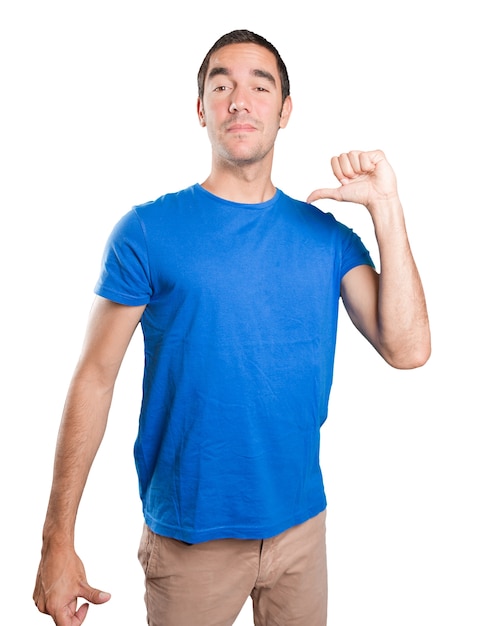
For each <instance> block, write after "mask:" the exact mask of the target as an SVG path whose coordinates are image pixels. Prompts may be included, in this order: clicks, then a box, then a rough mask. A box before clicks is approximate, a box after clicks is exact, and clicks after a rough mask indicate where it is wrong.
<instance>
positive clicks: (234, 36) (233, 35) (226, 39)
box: [197, 30, 290, 102]
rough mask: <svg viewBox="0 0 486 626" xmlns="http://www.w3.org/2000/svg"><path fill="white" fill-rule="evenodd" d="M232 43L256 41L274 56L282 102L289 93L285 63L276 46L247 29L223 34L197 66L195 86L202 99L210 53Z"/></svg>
mask: <svg viewBox="0 0 486 626" xmlns="http://www.w3.org/2000/svg"><path fill="white" fill-rule="evenodd" d="M233 43H256V44H257V45H258V46H262V47H263V48H266V49H267V50H270V52H271V53H272V54H273V55H274V56H275V59H276V60H277V68H278V72H279V75H280V82H281V84H282V102H284V100H285V98H286V97H287V96H288V95H290V82H289V75H288V73H287V68H286V67H285V63H284V62H283V60H282V57H281V56H280V54H279V52H278V50H277V48H275V46H273V45H272V44H271V43H270V42H269V41H267V40H266V39H265V38H264V37H262V36H261V35H257V34H256V33H252V32H251V31H249V30H233V31H231V32H230V33H227V34H226V35H223V36H222V37H220V38H219V39H218V41H216V43H215V44H214V45H213V46H212V48H211V49H210V50H209V52H208V53H207V54H206V56H205V58H204V61H203V62H202V65H201V67H200V68H199V72H198V74H197V87H198V94H199V97H200V98H201V100H202V97H203V95H204V82H205V80H206V75H207V73H208V67H209V60H210V58H211V55H212V54H214V53H215V52H216V51H217V50H219V49H220V48H223V47H224V46H228V45H230V44H233Z"/></svg>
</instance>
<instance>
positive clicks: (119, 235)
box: [94, 210, 152, 306]
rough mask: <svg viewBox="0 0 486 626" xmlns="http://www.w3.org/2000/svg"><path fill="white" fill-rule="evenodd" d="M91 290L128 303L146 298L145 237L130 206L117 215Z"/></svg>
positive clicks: (148, 283)
mask: <svg viewBox="0 0 486 626" xmlns="http://www.w3.org/2000/svg"><path fill="white" fill-rule="evenodd" d="M94 291H95V293H96V294H98V295H99V296H102V297H103V298H107V299H108V300H112V301H113V302H117V303H119V304H126V305H129V306H139V305H142V304H148V302H149V301H150V298H151V295H152V286H151V280H150V271H149V260H148V254H147V245H146V239H145V236H144V232H143V228H142V225H141V223H140V220H139V218H138V215H137V214H136V212H135V211H134V210H132V211H130V212H129V213H127V214H126V215H125V216H124V217H122V218H121V220H120V221H119V222H118V223H117V224H116V226H115V227H114V229H113V231H112V232H111V235H110V236H109V238H108V241H107V243H106V246H105V250H104V253H103V258H102V263H101V272H100V276H99V278H98V281H97V283H96V285H95V289H94Z"/></svg>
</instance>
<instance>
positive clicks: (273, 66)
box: [206, 43, 279, 83]
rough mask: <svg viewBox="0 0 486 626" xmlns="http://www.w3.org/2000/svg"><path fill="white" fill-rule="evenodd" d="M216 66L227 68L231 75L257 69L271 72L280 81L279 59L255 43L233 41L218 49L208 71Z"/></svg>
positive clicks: (210, 61)
mask: <svg viewBox="0 0 486 626" xmlns="http://www.w3.org/2000/svg"><path fill="white" fill-rule="evenodd" d="M215 68H222V69H225V70H226V72H225V73H228V74H229V75H232V74H235V75H236V74H238V73H245V72H246V73H250V74H251V73H254V72H255V70H263V71H266V72H269V73H270V74H271V75H272V76H273V78H274V79H275V82H276V83H277V82H279V74H278V67H277V60H276V58H275V56H274V54H273V53H272V52H270V50H267V48H264V47H263V46H259V45H258V44H255V43H233V44H229V45H227V46H223V47H222V48H220V49H219V50H216V51H215V52H214V53H213V54H212V55H211V57H210V59H209V66H208V73H207V75H206V78H209V77H210V75H211V70H214V69H215Z"/></svg>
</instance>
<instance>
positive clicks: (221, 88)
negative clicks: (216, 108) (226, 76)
mask: <svg viewBox="0 0 486 626" xmlns="http://www.w3.org/2000/svg"><path fill="white" fill-rule="evenodd" d="M228 89H229V87H228V85H219V86H218V87H216V88H215V90H214V91H227V90H228Z"/></svg>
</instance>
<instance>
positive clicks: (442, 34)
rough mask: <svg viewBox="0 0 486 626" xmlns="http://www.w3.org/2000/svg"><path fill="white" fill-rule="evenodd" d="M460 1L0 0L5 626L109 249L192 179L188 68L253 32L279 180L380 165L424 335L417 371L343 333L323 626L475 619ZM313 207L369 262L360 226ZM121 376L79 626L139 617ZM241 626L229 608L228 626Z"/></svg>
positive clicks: (481, 133)
mask: <svg viewBox="0 0 486 626" xmlns="http://www.w3.org/2000/svg"><path fill="white" fill-rule="evenodd" d="M479 6H480V3H477V2H473V1H472V0H465V1H463V2H460V3H457V2H455V3H453V2H450V1H447V0H445V1H444V2H438V1H435V0H434V1H432V0H421V1H418V0H409V2H403V3H400V4H399V3H395V2H387V1H386V0H369V1H368V2H362V1H361V0H349V1H347V2H333V3H328V2H323V3H317V2H312V1H310V0H301V1H300V2H298V3H295V4H288V6H287V8H285V7H284V5H283V4H281V3H278V4H276V3H275V4H273V3H263V2H262V1H261V0H258V1H255V0H247V2H244V3H236V4H235V3H227V2H224V3H223V2H205V3H197V4H196V3H191V4H185V3H183V2H180V3H167V2H162V1H158V2H156V1H154V0H153V1H146V0H137V2H128V1H123V0H119V1H117V2H115V1H114V0H113V1H105V0H97V1H93V0H85V1H84V2H82V3H81V2H70V1H68V0H64V1H57V2H56V1H55V0H44V1H43V2H34V1H30V2H28V1H24V2H22V1H21V0H18V1H16V2H13V1H10V2H5V3H2V8H1V14H0V46H1V49H0V54H1V59H2V65H1V87H2V96H1V99H0V106H1V118H0V122H1V139H0V151H1V152H0V158H1V171H0V177H1V187H0V194H1V198H0V202H1V203H0V207H1V230H0V233H1V246H0V254H1V259H0V261H1V272H2V275H1V283H0V284H1V298H2V307H1V314H2V320H1V322H2V343H1V350H0V359H1V365H2V393H1V396H0V402H1V422H0V442H1V450H2V453H1V457H0V463H1V471H0V480H1V494H2V532H1V535H0V541H1V543H0V573H1V589H2V600H3V601H2V614H3V615H4V616H5V615H6V614H10V615H11V617H10V618H9V619H8V620H7V621H8V622H9V623H15V624H21V625H22V626H23V625H26V624H29V625H34V624H48V623H50V619H49V618H47V617H46V616H42V615H40V614H39V613H37V610H36V609H35V606H34V604H33V602H32V600H31V595H32V590H33V586H34V579H35V574H36V569H37V564H38V558H39V550H40V536H41V528H42V523H43V518H44V514H45V506H46V503H47V498H48V493H49V488H50V480H51V468H52V459H53V453H54V445H55V438H56V434H57V428H58V424H59V418H60V414H61V410H62V405H63V402H64V396H65V392H66V388H67V385H68V382H69V379H70V376H71V372H72V370H73V367H74V365H75V362H76V359H77V356H78V353H79V349H80V344H81V341H82V337H83V334H84V328H85V321H86V317H87V314H88V311H89V308H90V305H91V301H92V298H93V293H92V289H93V286H94V283H95V281H96V278H97V274H98V269H99V263H100V258H101V252H102V248H103V246H104V242H105V240H106V237H107V235H108V233H109V231H110V230H111V227H112V225H113V224H114V222H115V221H116V220H117V219H118V218H119V217H120V216H121V215H122V214H123V213H125V212H126V211H127V210H129V208H130V207H131V206H132V205H133V204H136V203H141V202H144V201H147V200H150V199H154V198H156V197H158V196H159V195H161V194H162V193H165V192H167V191H175V190H177V189H179V188H182V187H185V186H187V185H190V184H192V183H194V182H196V181H199V182H201V181H202V180H204V178H205V177H206V175H207V174H208V172H209V164H210V159H209V155H210V153H209V144H208V141H207V137H206V133H205V131H204V130H202V129H201V128H200V127H199V124H198V122H197V117H196V95H197V93H196V79H195V77H196V73H197V70H198V68H199V65H200V63H201V61H202V58H203V57H204V55H205V53H206V51H207V50H208V49H209V47H210V46H211V45H212V43H213V42H214V41H215V40H216V39H217V38H218V37H219V36H220V35H221V34H223V33H224V32H227V31H229V30H232V29H234V28H249V29H251V30H254V31H256V32H258V33H260V34H262V35H264V36H265V37H267V38H268V39H269V40H270V41H272V43H274V44H275V45H276V47H277V48H278V49H279V51H280V52H281V54H282V56H283V58H284V60H285V62H286V63H287V66H288V70H289V73H290V78H291V90H292V95H293V101H294V112H293V116H292V119H291V121H290V124H289V126H288V128H287V129H285V130H284V131H282V132H281V134H280V136H279V139H278V142H277V156H276V159H275V168H274V182H275V184H276V185H277V186H279V187H281V188H283V189H284V191H286V192H287V193H289V194H290V195H293V196H295V197H298V198H301V199H305V198H306V197H307V195H308V193H309V192H310V191H312V190H313V189H315V188H316V187H322V186H330V185H334V180H333V177H332V173H331V170H330V166H329V160H330V158H331V156H332V155H333V154H338V153H340V152H343V151H348V150H351V149H355V148H358V149H373V148H376V147H378V148H381V149H383V150H384V151H385V153H386V154H387V156H388V158H389V159H390V161H391V163H392V165H393V166H394V169H395V171H396V173H397V176H398V180H399V188H400V192H401V196H402V201H403V204H404V206H405V210H406V216H407V224H408V229H409V234H410V239H411V243H412V247H413V250H414V253H415V257H416V260H417V263H418V265H419V268H420V271H421V275H422V278H423V282H424V285H425V289H426V292H427V298H428V306H429V312H430V318H431V325H432V332H433V356H432V358H431V360H430V361H429V363H428V364H427V365H426V366H425V367H424V368H421V369H419V370H415V371H409V372H402V371H396V370H393V369H391V368H389V367H388V366H387V365H385V364H384V362H382V361H381V360H380V358H379V357H378V356H377V355H376V354H375V353H374V351H373V350H372V348H371V347H370V346H368V344H367V343H366V342H365V341H364V340H363V339H362V337H361V336H360V335H359V334H358V333H357V332H356V331H355V330H354V328H352V327H351V325H350V323H349V322H348V320H347V318H346V317H345V316H344V315H343V316H342V318H341V325H340V330H339V338H338V354H337V359H336V372H335V384H334V388H333V393H332V399H331V405H330V416H329V419H328V422H327V423H326V425H325V426H324V428H323V432H322V435H323V445H322V466H323V472H324V476H325V482H326V486H327V492H328V498H329V511H328V551H329V576H330V604H329V625H330V626H350V625H352V624H370V625H371V624H372V625H373V626H390V625H391V624H393V626H402V625H403V626H405V625H406V626H410V625H411V624H413V625H414V626H435V625H440V626H453V625H454V626H457V625H458V624H460V625H461V626H463V625H464V626H484V625H485V624H486V605H485V602H484V598H485V582H486V580H485V567H484V563H485V562H486V547H485V539H484V534H485V533H484V529H485V527H486V515H485V511H484V493H485V487H484V483H485V477H486V466H485V459H484V447H485V446H484V435H483V426H484V418H485V417H486V415H485V413H486V411H485V404H484V398H483V393H482V392H483V389H482V388H483V387H484V380H485V371H484V351H485V336H484V286H485V281H484V244H483V233H482V224H483V220H484V208H485V202H484V195H485V186H484V176H485V159H484V146H485V127H484V117H485V114H484V112H485V110H486V102H485V100H484V95H483V86H484V58H485V49H484V48H485V46H484V30H483V26H482V18H481V17H480V15H479ZM169 7H170V8H169ZM322 204H323V206H321V208H324V209H325V210H331V211H333V212H334V213H335V214H336V216H337V217H338V218H339V219H341V220H342V221H344V222H345V223H347V224H349V225H350V226H352V227H353V228H355V230H357V231H358V233H359V234H360V235H361V236H362V238H363V239H364V241H365V243H366V244H367V245H368V247H369V248H370V249H371V251H372V253H373V254H374V256H375V257H376V249H375V244H374V239H373V233H372V231H371V225H370V220H369V217H368V215H367V214H366V211H365V209H363V208H362V207H356V206H353V205H346V206H342V205H339V206H337V205H335V204H334V203H331V201H327V204H325V203H322ZM141 366H142V353H141V342H140V336H139V334H137V336H136V338H135V339H134V342H133V344H132V345H131V347H130V350H129V354H128V355H127V358H126V361H125V363H124V365H123V368H122V371H121V373H120V378H119V381H118V384H117V389H116V395H115V400H114V404H113V409H112V413H111V418H110V423H109V427H108V431H107V434H106V437H105V440H104V442H103V444H102V448H101V450H100V453H99V455H98V457H97V459H96V462H95V465H94V467H93V470H92V473H91V475H90V479H89V482H88V485H87V489H86V492H85V497H84V499H83V502H82V506H81V510H80V514H79V523H78V531H77V547H78V551H79V553H80V555H81V556H82V558H83V560H84V562H85V565H86V568H87V572H88V579H89V581H90V582H91V584H93V585H95V586H98V587H100V588H102V589H106V590H107V591H110V592H111V593H112V594H113V597H112V600H111V601H110V602H109V603H108V604H106V605H104V606H102V607H91V609H90V615H89V616H88V619H87V622H86V623H87V624H90V625H91V626H95V625H96V624H99V625H101V624H102V625H103V626H106V625H107V624H119V623H123V624H130V625H133V626H135V625H137V624H140V625H141V624H143V623H145V610H144V603H143V578H142V572H141V568H140V566H139V564H138V562H137V560H136V551H137V547H138V541H139V536H140V532H141V527H142V519H141V512H140V505H139V501H138V493H137V483H136V477H135V471H134V467H133V461H132V445H133V440H134V437H135V431H136V425H137V424H136V423H137V412H138V406H139V400H140V378H141ZM1 621H2V623H3V622H4V617H2V618H1ZM5 623H7V622H5ZM250 623H251V616H250V610H249V606H246V607H245V609H244V610H243V612H242V614H241V616H240V618H239V620H238V624H239V625H240V626H244V625H248V624H250ZM195 626H197V625H195Z"/></svg>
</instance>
